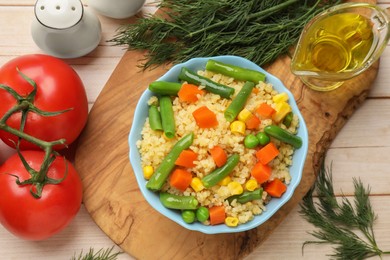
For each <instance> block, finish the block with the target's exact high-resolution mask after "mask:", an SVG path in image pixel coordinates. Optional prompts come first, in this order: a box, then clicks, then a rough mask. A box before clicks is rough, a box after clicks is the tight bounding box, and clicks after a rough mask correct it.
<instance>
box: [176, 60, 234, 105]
mask: <svg viewBox="0 0 390 260" xmlns="http://www.w3.org/2000/svg"><path fill="white" fill-rule="evenodd" d="M179 79H180V80H183V81H187V82H188V83H191V84H196V85H201V86H204V87H205V89H206V90H207V91H209V92H211V93H214V94H218V95H220V96H221V97H223V98H230V97H231V96H232V95H233V94H234V88H231V87H227V86H225V85H222V84H218V83H217V82H214V81H212V80H210V79H208V78H206V77H202V76H200V75H198V74H197V73H195V72H193V71H191V70H189V69H187V68H185V67H183V68H182V69H181V71H180V74H179Z"/></svg>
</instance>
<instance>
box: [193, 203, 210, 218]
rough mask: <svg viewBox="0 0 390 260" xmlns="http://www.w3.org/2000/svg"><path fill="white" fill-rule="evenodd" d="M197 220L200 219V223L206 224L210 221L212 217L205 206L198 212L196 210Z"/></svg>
mask: <svg viewBox="0 0 390 260" xmlns="http://www.w3.org/2000/svg"><path fill="white" fill-rule="evenodd" d="M195 213H196V218H197V219H198V221H200V222H205V221H206V220H208V219H209V217H210V212H209V209H208V208H206V207H204V206H200V207H199V208H198V209H197V210H196V212H195Z"/></svg>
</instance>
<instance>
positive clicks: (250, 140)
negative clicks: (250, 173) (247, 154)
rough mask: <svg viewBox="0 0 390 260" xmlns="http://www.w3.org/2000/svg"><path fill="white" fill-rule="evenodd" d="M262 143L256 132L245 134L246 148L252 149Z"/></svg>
mask: <svg viewBox="0 0 390 260" xmlns="http://www.w3.org/2000/svg"><path fill="white" fill-rule="evenodd" d="M259 143H260V141H259V139H258V138H257V137H256V136H255V135H254V134H249V135H247V136H245V139H244V146H245V147H246V148H249V149H252V148H255V147H256V146H258V145H259Z"/></svg>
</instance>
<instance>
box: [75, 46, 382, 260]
mask: <svg viewBox="0 0 390 260" xmlns="http://www.w3.org/2000/svg"><path fill="white" fill-rule="evenodd" d="M140 57H142V54H140V53H137V52H127V53H125V55H124V57H123V58H122V60H121V61H120V63H119V65H118V66H117V68H116V69H115V71H114V73H113V75H112V77H111V78H110V80H109V81H108V82H107V84H106V86H105V87H104V89H103V91H102V93H101V94H100V96H99V97H98V99H97V101H96V103H95V105H94V107H93V108H92V110H91V113H90V118H89V123H88V125H87V128H86V130H85V131H84V133H83V135H82V136H81V139H80V146H79V148H78V150H77V153H76V167H77V168H78V170H79V172H80V174H81V176H82V178H83V183H84V185H85V186H84V191H85V193H84V203H85V206H86V208H87V210H88V211H89V212H90V214H91V216H92V217H93V219H94V220H95V221H96V223H97V224H98V225H99V226H100V227H101V228H102V229H103V230H104V232H106V233H107V234H108V236H110V237H111V238H112V239H113V240H114V242H115V243H117V244H119V245H120V246H121V247H122V248H123V249H124V250H126V252H128V253H129V254H131V255H134V256H135V257H136V258H151V257H154V258H161V259H172V258H177V259H181V258H183V257H187V258H188V257H197V258H206V257H207V258H217V257H219V258H227V259H237V258H243V257H245V256H246V255H247V254H249V253H251V252H252V251H254V250H255V248H256V247H257V246H259V245H260V244H261V243H262V242H263V241H265V240H266V238H267V237H268V236H269V235H270V234H271V232H272V231H273V230H274V229H275V228H276V227H277V226H278V225H279V224H280V223H281V221H282V220H283V219H284V218H285V217H286V215H287V214H288V213H289V212H290V211H291V210H292V209H293V208H294V207H295V206H296V205H297V204H298V203H299V201H300V200H301V198H302V196H303V195H304V194H305V193H306V192H307V190H308V189H309V188H310V187H311V185H312V184H313V182H314V180H315V173H316V172H317V171H318V168H319V162H320V159H321V158H322V157H323V156H324V154H325V152H326V151H327V149H328V148H329V145H330V143H331V142H332V140H333V139H334V138H335V136H336V135H337V133H338V132H339V130H340V129H341V128H342V127H343V125H344V124H345V123H346V121H347V120H348V119H349V118H350V116H351V114H353V112H354V111H355V110H356V109H357V107H359V106H360V105H361V104H362V103H363V101H364V100H365V98H366V97H367V96H368V90H369V89H370V86H371V84H372V82H373V80H374V78H375V76H376V73H377V69H378V64H375V65H374V66H372V67H371V68H370V69H369V70H368V71H366V72H365V73H364V74H363V75H361V76H359V77H357V78H355V79H353V80H350V81H348V82H346V83H345V85H343V87H342V88H340V89H338V90H335V91H333V92H329V93H319V92H315V91H311V90H310V89H308V88H306V87H304V86H302V84H301V83H300V81H299V80H298V79H296V78H295V77H294V76H292V75H291V73H290V69H289V59H288V58H281V59H279V60H278V61H277V62H276V63H275V64H273V65H272V66H270V67H268V68H267V70H268V71H269V72H271V73H273V74H274V75H276V76H278V77H279V78H281V79H282V81H283V82H284V83H285V85H286V86H287V87H288V88H290V90H291V91H292V92H293V94H294V96H295V97H296V99H297V102H298V106H299V107H300V109H301V112H302V114H303V116H304V118H305V121H306V123H307V125H308V127H309V135H310V148H309V154H308V160H307V161H306V165H305V170H304V174H303V178H302V181H301V184H300V186H299V187H298V189H297V191H296V192H295V194H294V196H293V198H292V199H291V200H290V201H289V203H288V204H287V205H286V206H284V207H283V208H282V209H281V210H279V211H278V212H277V214H276V215H275V216H274V217H273V218H271V220H269V221H267V222H266V223H265V224H264V225H261V226H260V227H258V228H257V229H253V230H251V231H248V232H243V233H237V234H223V235H217V236H207V235H204V234H200V233H197V232H190V231H188V230H185V229H183V228H181V227H179V226H178V225H177V224H175V223H173V222H172V221H169V220H167V219H166V218H164V217H163V216H161V215H159V214H157V215H156V214H155V212H154V210H152V209H151V207H150V206H149V205H148V204H147V203H146V202H145V200H144V199H143V197H142V196H141V194H140V192H139V190H138V187H137V183H136V181H135V178H134V176H133V175H132V174H131V172H132V169H131V167H130V165H129V162H128V158H127V157H128V147H127V136H128V131H129V128H130V125H131V118H132V117H133V113H134V106H135V104H136V102H137V99H138V97H139V95H140V94H141V92H142V91H143V90H144V89H145V88H146V86H147V82H151V81H153V80H155V79H156V78H157V76H158V75H161V74H162V73H163V72H164V71H165V70H166V68H158V69H156V70H153V71H146V72H144V73H135V72H134V71H132V69H133V68H134V67H136V65H137V61H138V59H139V58H140ZM130 83H131V84H132V85H133V87H132V88H130V87H129V84H130ZM119 92H120V93H121V96H118V95H117V93H119ZM122 96H126V97H128V99H129V103H123V102H121V100H122ZM108 108H110V110H108ZM103 122H104V123H103ZM97 130H98V131H97ZM118 140H120V141H119V142H118ZM114 142H115V143H117V146H116V148H115V150H113V149H111V145H110V144H112V143H114ZM105 149H107V150H105ZM97 162H99V163H97ZM119 180H120V181H119ZM97 194H98V195H97ZM156 230H159V232H157V233H156V232H155V231H156ZM168 234H176V236H175V237H172V236H168ZM146 237H148V238H146ZM183 239H185V242H183V241H182V240H183ZM156 243H159V245H160V246H159V247H158V248H156V249H155V250H154V251H153V252H151V251H148V250H147V248H150V247H152V246H153V245H154V244H156ZM199 243H200V244H199ZM195 245H199V246H195ZM226 245H230V246H229V247H227V249H226V252H219V253H218V255H217V254H216V251H217V248H221V247H226Z"/></svg>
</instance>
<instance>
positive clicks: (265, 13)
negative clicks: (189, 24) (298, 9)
mask: <svg viewBox="0 0 390 260" xmlns="http://www.w3.org/2000/svg"><path fill="white" fill-rule="evenodd" d="M298 1H299V0H288V1H286V2H284V3H281V4H279V5H275V6H272V7H270V8H268V9H266V10H262V11H260V12H257V13H253V14H250V15H248V16H247V17H246V20H247V21H250V20H252V19H255V18H259V17H261V18H262V19H264V18H267V17H269V16H271V15H272V14H274V13H276V12H278V11H280V10H282V9H284V8H286V7H288V6H290V5H292V4H294V3H296V2H298ZM229 22H230V21H229V20H224V21H220V22H218V23H214V24H212V25H209V26H207V27H204V28H202V29H200V30H197V31H195V32H192V33H189V34H188V36H189V37H190V38H191V37H194V36H195V35H197V34H199V33H203V32H205V31H208V30H212V29H214V28H217V27H220V26H224V25H226V24H228V23H229Z"/></svg>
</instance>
